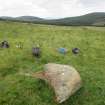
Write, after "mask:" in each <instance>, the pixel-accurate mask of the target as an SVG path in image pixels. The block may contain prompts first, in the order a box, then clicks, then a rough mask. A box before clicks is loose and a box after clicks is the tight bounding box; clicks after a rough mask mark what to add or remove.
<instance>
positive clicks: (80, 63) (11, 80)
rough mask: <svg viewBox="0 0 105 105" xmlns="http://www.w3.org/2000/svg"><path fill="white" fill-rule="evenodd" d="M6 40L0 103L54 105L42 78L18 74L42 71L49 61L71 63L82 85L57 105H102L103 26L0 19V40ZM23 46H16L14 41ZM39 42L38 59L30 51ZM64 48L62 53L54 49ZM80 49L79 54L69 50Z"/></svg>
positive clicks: (0, 72) (104, 81) (0, 58)
mask: <svg viewBox="0 0 105 105" xmlns="http://www.w3.org/2000/svg"><path fill="white" fill-rule="evenodd" d="M4 39H6V40H8V41H9V43H10V48H9V49H0V105H57V103H56V102H54V100H53V96H54V92H53V90H52V89H51V87H50V86H49V85H48V84H47V83H45V82H44V81H41V80H38V79H35V78H31V77H25V76H22V75H19V73H20V72H22V73H33V72H37V71H41V70H43V67H44V64H46V63H49V62H53V63H60V64H67V65H72V66H74V67H75V68H76V69H77V70H78V72H79V73H80V75H81V77H82V80H83V87H82V88H81V89H80V90H79V91H78V92H77V93H76V94H74V95H73V96H72V97H70V98H69V99H68V100H67V101H66V102H64V103H62V104H61V105H105V28H104V27H103V28H99V27H63V26H62V27H59V26H50V25H49V26H47V25H35V24H25V23H12V22H0V41H2V40H4ZM20 41H21V42H22V43H23V45H24V46H23V49H18V48H16V44H17V43H18V42H20ZM36 44H40V46H41V49H42V55H41V58H40V59H39V60H38V61H37V60H36V59H35V58H34V57H33V56H32V54H31V51H32V47H33V46H35V45H36ZM59 47H65V48H67V49H68V50H69V52H68V53H67V54H66V55H61V54H59V53H58V52H57V51H56V49H57V48H59ZM74 47H78V48H80V53H79V55H77V56H75V55H73V54H72V52H71V49H72V48H74Z"/></svg>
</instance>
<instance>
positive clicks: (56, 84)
mask: <svg viewBox="0 0 105 105" xmlns="http://www.w3.org/2000/svg"><path fill="white" fill-rule="evenodd" d="M34 76H35V77H37V78H40V79H44V80H46V81H47V82H48V83H49V84H50V85H51V86H52V87H53V89H54V91H55V95H56V101H57V102H58V103H62V102H64V101H65V100H67V99H68V98H69V97H70V96H71V95H73V94H74V93H75V92H76V91H77V90H78V89H80V88H81V86H82V82H81V78H80V75H79V73H78V72H77V71H76V70H75V69H74V68H73V67H71V66H68V65H60V64H53V63H49V64H46V65H45V71H43V72H40V73H36V74H35V75H34Z"/></svg>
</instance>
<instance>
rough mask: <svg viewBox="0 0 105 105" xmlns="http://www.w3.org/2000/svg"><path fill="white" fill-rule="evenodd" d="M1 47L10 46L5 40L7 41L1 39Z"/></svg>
mask: <svg viewBox="0 0 105 105" xmlns="http://www.w3.org/2000/svg"><path fill="white" fill-rule="evenodd" d="M0 46H1V48H9V47H10V46H9V43H8V42H7V41H3V42H1V45H0Z"/></svg>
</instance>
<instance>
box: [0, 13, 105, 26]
mask: <svg viewBox="0 0 105 105" xmlns="http://www.w3.org/2000/svg"><path fill="white" fill-rule="evenodd" d="M0 20H2V21H16V22H31V23H35V24H49V25H65V26H105V12H94V13H90V14H86V15H82V16H77V17H67V18H61V19H50V20H49V19H43V18H39V17H34V16H21V17H15V18H13V17H6V16H2V17H0Z"/></svg>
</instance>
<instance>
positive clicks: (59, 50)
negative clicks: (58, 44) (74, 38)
mask: <svg viewBox="0 0 105 105" xmlns="http://www.w3.org/2000/svg"><path fill="white" fill-rule="evenodd" d="M58 52H59V53H61V54H66V53H67V49H66V48H59V49H58Z"/></svg>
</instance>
